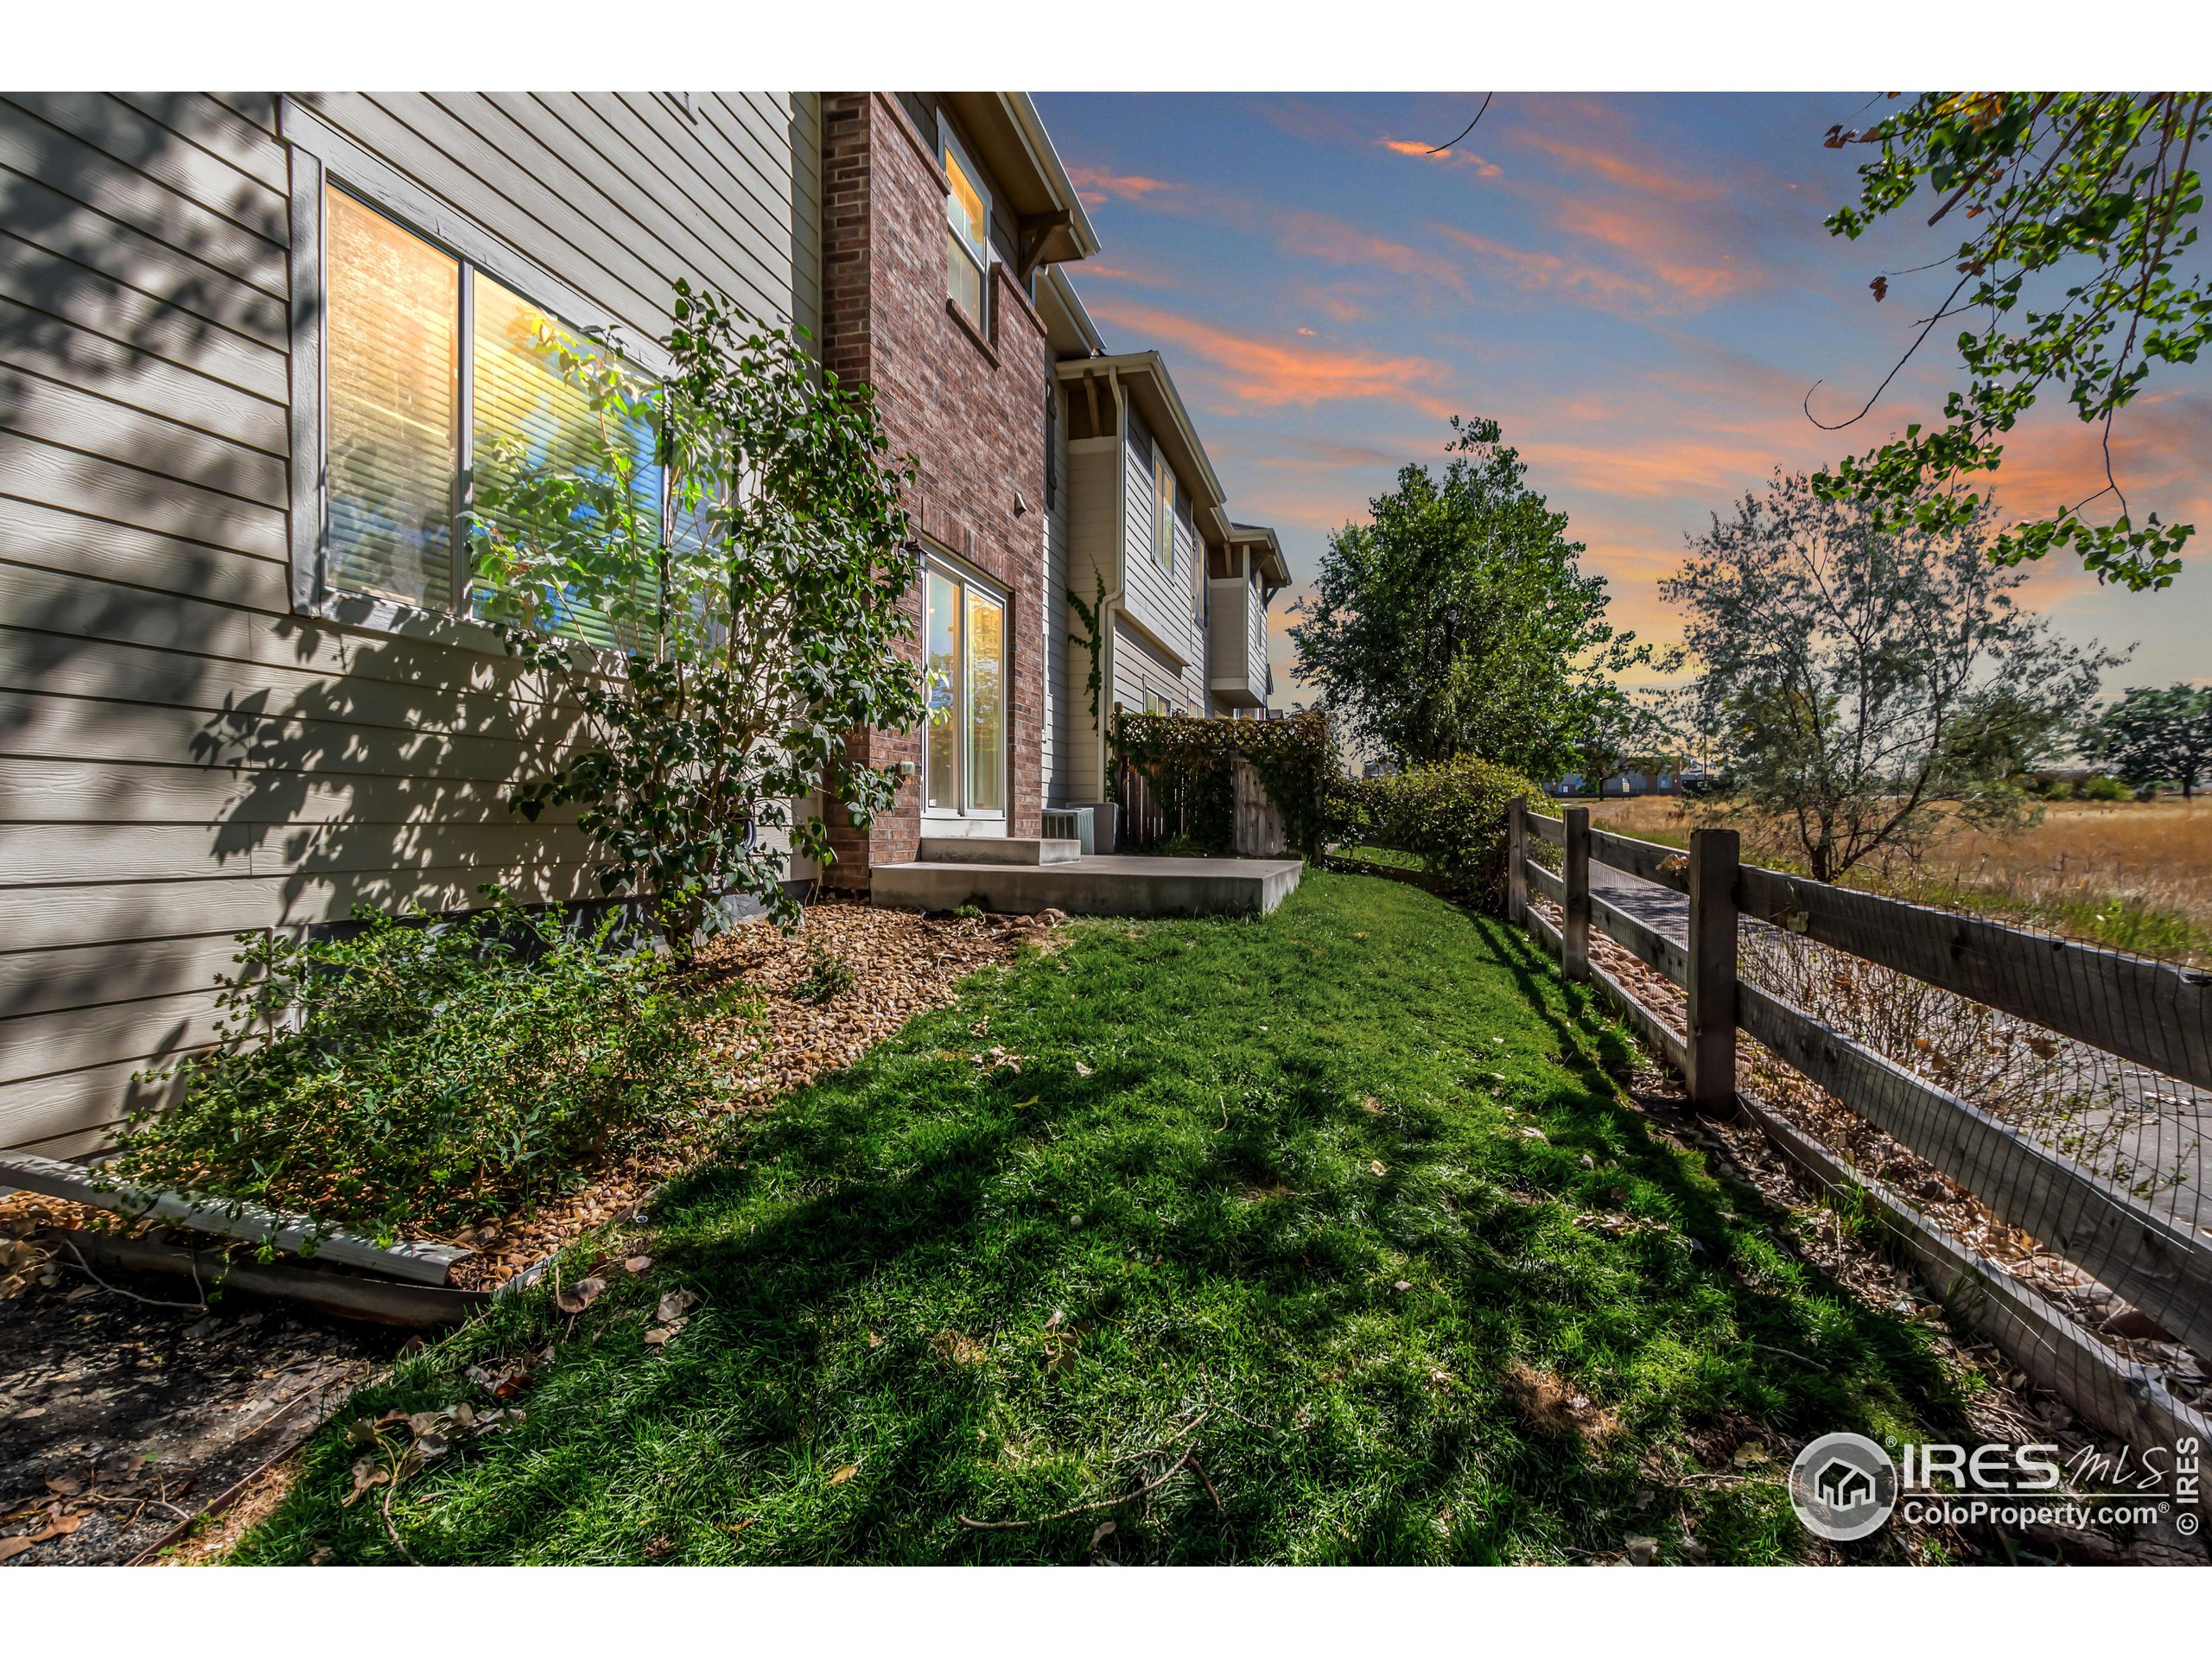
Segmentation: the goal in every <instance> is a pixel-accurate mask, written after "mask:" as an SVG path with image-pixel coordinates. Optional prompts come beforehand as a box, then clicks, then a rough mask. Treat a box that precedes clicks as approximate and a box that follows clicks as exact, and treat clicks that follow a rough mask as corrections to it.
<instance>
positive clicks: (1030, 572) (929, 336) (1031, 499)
mask: <svg viewBox="0 0 2212 1659" xmlns="http://www.w3.org/2000/svg"><path fill="white" fill-rule="evenodd" d="M822 116H823V118H822V143H823V233H822V240H823V340H822V352H823V362H824V364H825V365H827V366H828V367H829V369H830V370H832V371H833V372H836V374H837V375H838V376H839V378H842V379H846V380H854V381H861V382H865V383H867V384H868V385H871V386H873V387H874V390H875V397H876V406H877V409H878V410H880V413H881V415H882V417H883V423H884V427H885V429H886V431H887V433H888V434H889V436H890V439H891V448H892V450H893V453H894V454H911V455H912V456H913V457H914V459H915V461H917V463H918V467H919V471H920V476H919V477H918V479H917V480H915V482H914V484H913V486H912V488H911V490H910V492H909V494H908V497H907V500H906V505H907V509H908V511H909V512H912V514H913V515H914V518H915V522H916V525H917V527H918V529H919V531H921V533H922V535H923V537H925V539H926V540H928V541H931V542H933V543H937V544H938V546H940V547H944V548H947V549H950V550H951V551H953V552H954V553H956V554H957V555H959V556H960V557H962V558H963V559H965V560H966V561H967V562H968V563H969V564H971V565H973V566H974V567H975V568H976V569H979V570H981V571H982V572H983V573H984V574H985V575H988V576H989V577H990V578H991V579H992V580H993V581H995V582H997V583H999V585H1000V586H1001V587H1002V588H1005V589H1006V591H1007V595H1008V606H1007V642H1008V646H1009V649H1008V652H1007V658H1008V662H1007V672H1008V677H1009V681H1010V683H1009V685H1008V687H1007V692H1008V696H1007V703H1008V708H1009V711H1010V715H1011V718H1010V720H1009V722H1008V732H1007V742H1008V745H1009V747H1010V752H1011V759H1012V765H1011V766H1010V767H1009V769H1008V788H1009V804H1010V805H1011V808H1012V810H1011V813H1010V815H1009V817H1010V819H1011V823H1010V824H1009V829H1008V832H1009V833H1010V834H1014V835H1030V836H1033V835H1035V834H1037V833H1038V831H1039V829H1040V828H1041V827H1042V826H1041V824H1040V823H1039V817H1038V811H1039V801H1040V797H1039V789H1040V785H1041V779H1040V778H1039V770H1040V766H1041V759H1042V752H1043V741H1044V714H1045V695H1044V692H1045V687H1044V673H1045V648H1044V629H1043V624H1042V614H1043V607H1044V599H1045V456H1044V418H1045V417H1044V407H1045V386H1046V374H1047V369H1048V365H1047V362H1046V349H1045V328H1044V325H1043V323H1042V322H1041V321H1039V318H1038V316H1037V313H1036V311H1035V309H1034V308H1033V307H1032V306H1031V304H1030V302H1029V299H1028V296H1027V295H1025V294H1023V293H1022V292H1021V290H1020V288H1019V287H1018V286H1017V285H1016V284H1015V283H1014V282H1013V281H1012V280H1011V278H1010V277H1009V275H1008V274H1007V271H1006V270H1004V268H1003V267H996V266H995V267H994V271H993V276H994V288H993V292H992V295H991V303H990V308H989V310H990V325H991V327H990V334H989V336H988V338H983V337H979V336H978V335H977V334H976V333H975V332H974V331H973V330H972V329H971V328H969V326H968V323H967V321H966V320H965V319H964V318H963V317H961V316H960V315H959V314H958V313H957V312H956V311H954V310H953V309H952V308H951V306H950V303H949V302H948V300H947V297H946V289H945V245H944V236H945V213H944V197H945V183H944V171H943V169H942V168H940V167H939V166H938V162H937V159H936V156H935V154H934V151H933V147H932V141H931V140H930V139H927V138H925V137H923V136H922V135H921V134H920V133H918V132H917V131H916V130H915V129H914V125H913V123H912V120H911V119H909V118H908V117H907V115H906V111H904V110H903V109H902V108H900V106H899V104H898V102H897V100H895V99H893V98H891V97H890V96H888V95H887V94H885V93H880V92H833V93H829V94H826V95H825V96H824V98H823V105H822ZM1016 492H1019V493H1020V496H1021V499H1023V500H1024V501H1025V502H1026V503H1027V505H1028V511H1027V512H1024V513H1021V514H1019V515H1017V514H1016V512H1014V496H1015V493H1016ZM907 611H908V613H909V617H910V620H911V622H912V635H911V648H912V652H913V653H914V655H915V656H916V657H917V658H918V656H919V653H920V649H921V628H922V589H921V585H920V583H918V582H917V583H916V584H915V586H914V588H913V589H912V592H911V593H910V594H909V595H908V598H907ZM846 750H847V753H849V754H852V755H855V756H864V757H865V758H867V759H868V760H869V761H871V762H872V763H873V764H875V765H877V766H882V765H887V764H891V763H895V762H897V761H900V760H911V761H912V762H913V763H914V765H915V767H916V775H915V777H914V778H913V779H912V780H910V781H909V782H907V783H906V785H903V786H901V788H900V789H899V799H898V804H897V805H896V806H895V807H894V808H893V810H892V811H890V812H889V813H887V814H885V815H884V816H882V817H879V818H877V819H876V820H875V822H874V824H873V825H871V826H870V828H869V829H867V830H866V831H862V830H859V829H855V828H853V827H852V825H851V824H850V823H848V822H847V821H846V820H845V818H844V817H843V814H842V813H841V812H840V811H838V810H837V809H836V805H835V804H834V803H832V804H831V805H830V809H829V814H828V817H829V823H830V831H829V839H830V844H831V846H832V847H833V848H834V849H835V850H836V855H837V858H836V863H834V864H832V865H831V866H830V867H829V869H828V870H827V871H826V872H825V873H824V879H825V880H827V881H828V882H829V884H830V885H831V886H834V887H866V886H867V885H868V870H869V868H871V866H873V865H874V864H878V863H884V864H890V863H898V862H900V861H905V860H907V859H911V858H912V857H913V856H914V854H915V843H916V841H917V839H918V836H919V834H920V829H921V799H922V785H921V779H920V774H919V768H920V766H921V760H922V751H921V739H920V734H919V733H918V732H901V733H886V732H855V733H854V734H851V735H850V736H849V737H848V739H847V740H846Z"/></svg>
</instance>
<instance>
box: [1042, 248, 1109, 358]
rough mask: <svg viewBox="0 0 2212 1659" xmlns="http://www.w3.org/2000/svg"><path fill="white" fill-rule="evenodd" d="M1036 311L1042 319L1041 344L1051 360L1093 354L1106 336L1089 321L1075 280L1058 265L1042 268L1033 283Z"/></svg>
mask: <svg viewBox="0 0 2212 1659" xmlns="http://www.w3.org/2000/svg"><path fill="white" fill-rule="evenodd" d="M1037 314H1038V315H1039V316H1041V317H1042V318H1044V320H1045V345H1046V349H1047V350H1049V351H1050V352H1051V353H1052V356H1053V358H1054V359H1061V358H1070V357H1077V358H1082V357H1096V356H1098V355H1100V354H1101V353H1103V352H1104V351H1105V349H1106V338H1105V336H1104V335H1103V334H1100V333H1099V332H1098V325H1097V324H1096V323H1095V322H1093V321H1091V320H1090V312H1089V311H1088V310H1086V309H1085V308H1084V303H1083V298H1082V296H1080V295H1078V294H1077V292H1076V291H1075V283H1073V282H1071V281H1070V280H1069V277H1068V274H1067V272H1066V271H1065V270H1062V269H1061V268H1060V267H1059V266H1058V265H1048V266H1047V267H1046V270H1045V274H1044V276H1042V277H1039V279H1038V282H1037Z"/></svg>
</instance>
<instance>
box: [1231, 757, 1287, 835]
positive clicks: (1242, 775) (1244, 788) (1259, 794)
mask: <svg viewBox="0 0 2212 1659" xmlns="http://www.w3.org/2000/svg"><path fill="white" fill-rule="evenodd" d="M1229 781H1230V793H1231V796H1232V798H1233V802H1234V810H1235V811H1236V836H1235V840H1234V842H1232V846H1233V849H1234V850H1235V851H1236V855H1237V856H1238V857H1239V858H1280V857H1281V855H1282V852H1283V849H1284V848H1285V847H1287V846H1288V845H1289V842H1288V840H1287V837H1286V836H1284V834H1283V829H1282V809H1281V808H1280V807H1278V806H1277V805H1276V804H1274V799H1273V798H1271V797H1270V796H1269V795H1268V791H1267V787H1266V785H1263V784H1262V783H1261V782H1260V769H1259V768H1258V767H1257V766H1254V765H1253V764H1252V763H1251V762H1250V761H1249V760H1246V759H1245V758H1244V757H1243V755H1241V754H1240V755H1238V756H1236V758H1235V759H1234V760H1231V761H1230V763H1229Z"/></svg>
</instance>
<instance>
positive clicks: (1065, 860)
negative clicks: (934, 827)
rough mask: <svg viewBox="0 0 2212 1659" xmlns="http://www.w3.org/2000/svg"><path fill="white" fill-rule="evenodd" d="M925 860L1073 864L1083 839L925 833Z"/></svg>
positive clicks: (921, 861) (935, 862)
mask: <svg viewBox="0 0 2212 1659" xmlns="http://www.w3.org/2000/svg"><path fill="white" fill-rule="evenodd" d="M920 852H921V856H920V858H919V860H918V862H920V863H924V864H1070V863H1073V862H1074V861H1076V860H1077V859H1078V858H1081V857H1082V856H1083V843H1082V842H1079V841H1077V840H1074V839H1072V838H1071V837H1062V836H923V837H922V844H921V849H920Z"/></svg>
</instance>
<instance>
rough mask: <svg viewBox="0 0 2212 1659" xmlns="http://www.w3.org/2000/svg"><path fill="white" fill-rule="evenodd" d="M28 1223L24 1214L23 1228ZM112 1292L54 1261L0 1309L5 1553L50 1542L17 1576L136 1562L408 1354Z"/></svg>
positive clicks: (353, 1331)
mask: <svg viewBox="0 0 2212 1659" xmlns="http://www.w3.org/2000/svg"><path fill="white" fill-rule="evenodd" d="M14 1209H15V1214H14V1216H13V1217H11V1220H12V1221H13V1223H14V1224H15V1225H16V1226H19V1227H23V1226H27V1225H28V1224H29V1217H28V1215H27V1214H26V1211H28V1210H29V1206H28V1205H22V1204H21V1203H20V1202H18V1203H17V1204H16V1205H15V1206H14ZM10 1236H12V1235H10ZM27 1242H35V1241H27ZM62 1261H63V1262H67V1257H66V1255H65V1256H64V1257H63V1258H62ZM49 1269H50V1270H49ZM101 1277H102V1279H103V1280H105V1281H107V1282H106V1284H105V1285H103V1284H99V1283H96V1282H94V1281H93V1280H92V1276H91V1275H90V1274H88V1273H87V1272H86V1271H85V1270H84V1269H82V1268H78V1267H76V1266H75V1265H74V1264H73V1263H69V1264H68V1265H67V1266H64V1265H62V1262H45V1263H42V1264H41V1265H40V1266H39V1267H37V1268H34V1269H33V1271H32V1272H31V1274H30V1275H29V1279H28V1281H26V1282H24V1283H22V1284H20V1285H19V1286H18V1287H17V1288H16V1294H14V1295H13V1296H10V1297H9V1298H8V1299H6V1300H0V1549H5V1548H10V1546H9V1545H8V1543H7V1541H8V1540H10V1539H19V1538H33V1537H36V1538H39V1539H40V1540H41V1541H39V1542H37V1543H35V1544H34V1545H32V1546H31V1547H30V1548H27V1549H19V1550H17V1551H16V1553H14V1554H13V1559H12V1560H10V1563H9V1564H10V1565H11V1566H43V1565H48V1564H57V1563H66V1564H70V1565H77V1566H90V1565H94V1564H99V1563H112V1562H119V1561H127V1560H130V1559H131V1558H132V1557H134V1556H136V1555H137V1554H139V1553H140V1552H141V1551H143V1550H144V1549H145V1548H148V1547H149V1545H151V1544H153V1543H155V1542H156V1541H157V1540H159V1539H160V1538H162V1536H163V1535H165V1534H167V1533H168V1532H169V1531H170V1530H171V1529H174V1528H175V1526H176V1525H177V1524H178V1522H181V1521H184V1520H188V1519H189V1518H190V1517H191V1516H194V1515H196V1514H198V1513H199V1512H200V1510H201V1509H202V1508H204V1507H205V1506H206V1505H207V1503H209V1502H211V1501H212V1500H213V1499H214V1498H215V1497H218V1496H219V1495H220V1494H222V1493H223V1492H224V1491H226V1489H228V1488H229V1487H231V1486H232V1485H233V1484H236V1483H237V1482H238V1481H239V1480H240V1479H242V1478H244V1477H245V1476H246V1475H248V1474H250V1473H251V1472H252V1471H254V1470H256V1469H257V1468H259V1467H260V1466H261V1465H263V1464H264V1462H266V1461H268V1459H270V1457H272V1456H274V1455H276V1454H277V1453H279V1452H283V1449H284V1448H285V1447H286V1446H289V1445H290V1444H291V1443H292V1442H293V1441H294V1440H296V1439H297V1438H298V1437H299V1436H300V1435H301V1434H302V1433H304V1432H306V1431H307V1430H308V1429H310V1428H312V1427H314V1426H315V1424H316V1423H317V1422H319V1421H321V1418H322V1416H323V1414H325V1413H326V1412H327V1411H328V1410H330V1409H332V1408H334V1406H335V1404H336V1403H337V1402H339V1401H340V1400H341V1399H343V1398H344V1397H345V1395H346V1393H347V1392H348V1391H349V1390H350V1389H353V1387H354V1386H355V1385H356V1384H357V1383H360V1382H361V1381H363V1380H364V1379H365V1378H366V1377H367V1376H370V1375H371V1374H372V1372H373V1371H375V1370H378V1368H380V1367H381V1366H383V1365H385V1364H386V1363H389V1362H390V1360H391V1357H392V1356H393V1355H395V1354H396V1353H397V1351H399V1348H400V1346H401V1344H403V1343H404V1341H405V1340H406V1335H405V1333H404V1332H397V1331H390V1330H386V1329H384V1328H382V1327H380V1326H377V1325H355V1324H351V1323H347V1322H345V1321H341V1320H336V1319H320V1318H315V1317H313V1316H307V1317H299V1316H295V1315H293V1314H291V1313H287V1312H285V1311H284V1310H283V1309H282V1308H279V1307H277V1306H272V1305H270V1304H268V1303H253V1302H250V1301H246V1300H243V1299H238V1300H230V1301H225V1300H218V1301H217V1302H216V1303H215V1304H214V1305H213V1306H212V1307H209V1308H207V1310H206V1311H203V1310H202V1308H201V1307H200V1306H199V1305H197V1304H190V1303H189V1299H190V1297H191V1295H192V1287H191V1285H190V1284H189V1282H188V1281H184V1282H183V1283H182V1289H181V1291H180V1288H179V1285H180V1282H181V1281H175V1280H171V1279H168V1278H166V1277H158V1276H152V1275H124V1274H105V1273H104V1274H102V1275H101ZM126 1293H128V1294H126ZM133 1295H137V1296H142V1297H146V1298H149V1299H152V1300H149V1301H138V1300H132V1296H133ZM175 1300H186V1301H187V1302H188V1305H187V1306H181V1307H180V1306H155V1305H154V1303H156V1302H171V1301H175Z"/></svg>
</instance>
